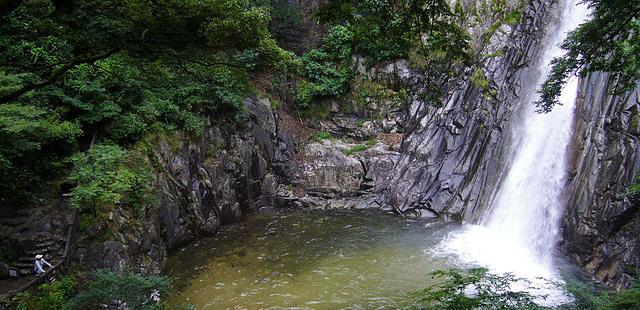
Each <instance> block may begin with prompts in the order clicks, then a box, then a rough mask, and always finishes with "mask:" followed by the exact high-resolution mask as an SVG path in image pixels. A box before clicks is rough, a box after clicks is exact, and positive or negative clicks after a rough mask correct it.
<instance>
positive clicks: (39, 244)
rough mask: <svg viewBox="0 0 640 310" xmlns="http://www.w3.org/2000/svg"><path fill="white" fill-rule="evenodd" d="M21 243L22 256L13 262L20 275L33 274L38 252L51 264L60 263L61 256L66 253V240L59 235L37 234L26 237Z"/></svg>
mask: <svg viewBox="0 0 640 310" xmlns="http://www.w3.org/2000/svg"><path fill="white" fill-rule="evenodd" d="M21 244H22V245H23V249H24V251H23V253H21V254H22V255H21V256H20V258H18V260H17V261H15V262H14V263H13V266H14V267H16V268H17V269H18V271H19V274H20V276H25V275H31V274H33V264H34V260H35V257H36V255H38V254H42V255H43V256H44V259H45V260H46V261H47V262H49V263H50V264H51V265H55V264H56V263H59V262H60V258H61V257H62V256H63V255H64V246H65V240H64V238H61V237H59V236H53V235H50V234H44V233H43V234H37V235H33V236H29V237H26V238H25V239H24V240H23V241H22V242H21ZM45 270H47V268H45Z"/></svg>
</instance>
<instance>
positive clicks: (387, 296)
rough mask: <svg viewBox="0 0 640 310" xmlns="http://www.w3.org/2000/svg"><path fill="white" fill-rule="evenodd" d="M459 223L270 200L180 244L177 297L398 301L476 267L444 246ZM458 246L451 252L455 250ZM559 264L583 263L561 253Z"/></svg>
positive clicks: (567, 267) (324, 303)
mask: <svg viewBox="0 0 640 310" xmlns="http://www.w3.org/2000/svg"><path fill="white" fill-rule="evenodd" d="M470 228H471V227H470V226H463V225H460V224H456V223H446V222H434V221H433V220H429V219H418V220H413V219H404V218H402V217H400V216H398V215H394V214H387V213H385V212H383V211H379V210H340V211H317V210H314V211H305V210H297V209H263V210H261V211H259V212H257V213H256V214H254V215H252V216H250V217H248V218H247V219H246V220H245V221H243V222H240V223H237V224H234V225H230V226H227V227H225V228H224V230H223V231H221V232H220V233H219V234H217V235H216V236H214V237H211V238H208V239H204V240H200V241H197V242H194V243H192V244H190V245H188V246H186V247H184V248H182V249H180V250H178V251H176V252H175V253H173V254H172V255H171V257H170V259H169V262H168V264H167V267H166V270H165V273H166V274H167V275H169V276H171V277H172V278H174V279H175V281H174V283H175V286H176V289H177V292H176V293H175V294H174V295H173V296H170V298H169V302H170V304H171V305H172V306H173V305H177V306H180V305H187V304H192V305H195V306H196V307H197V309H269V308H270V309H282V308H295V309H394V308H398V307H402V306H404V305H406V304H407V302H409V301H410V298H409V297H408V296H407V294H408V293H411V292H413V291H416V290H419V289H421V288H424V287H426V286H429V285H430V284H433V281H434V280H433V279H432V278H431V276H430V275H429V274H430V273H431V272H432V271H434V270H438V269H448V268H455V267H463V268H464V267H471V266H472V265H470V264H469V263H468V262H463V261H461V260H460V257H459V256H458V255H457V254H456V253H455V251H442V249H443V246H444V247H446V245H447V242H449V241H452V242H454V241H455V236H456V235H457V234H459V233H460V232H463V231H465V232H466V230H468V229H470ZM447 253H452V254H447ZM554 260H555V266H558V267H557V268H558V269H559V270H560V272H559V273H561V274H563V275H564V277H570V278H572V280H576V279H578V278H577V277H578V275H579V273H580V272H579V269H578V268H577V267H575V266H573V265H571V264H570V263H568V262H567V260H565V259H563V258H562V257H560V256H558V255H555V259H554Z"/></svg>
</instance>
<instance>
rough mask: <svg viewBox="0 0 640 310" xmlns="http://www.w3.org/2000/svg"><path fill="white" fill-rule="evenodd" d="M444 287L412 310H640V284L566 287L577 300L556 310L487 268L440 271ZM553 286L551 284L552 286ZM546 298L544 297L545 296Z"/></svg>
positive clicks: (423, 295) (427, 292) (416, 296)
mask: <svg viewBox="0 0 640 310" xmlns="http://www.w3.org/2000/svg"><path fill="white" fill-rule="evenodd" d="M432 275H433V276H434V277H435V278H437V279H438V280H439V281H440V283H439V284H436V285H432V286H430V287H428V288H426V289H424V290H422V291H418V292H415V293H413V294H412V295H411V297H412V298H413V305H412V306H411V307H410V309H444V310H469V309H496V310H497V309H501V310H507V309H513V310H531V309H535V310H546V309H562V310H622V309H640V283H638V282H635V283H634V284H633V286H632V287H631V288H629V289H626V290H621V291H601V292H598V291H597V290H595V289H594V288H589V287H587V286H585V285H578V284H571V285H568V286H567V287H566V289H567V291H568V292H569V293H571V294H572V295H573V297H574V300H573V301H572V302H570V303H568V304H564V305H561V306H558V307H555V308H548V307H544V306H540V305H538V304H536V303H535V300H536V299H535V297H534V296H532V295H531V294H529V293H528V292H519V291H513V289H512V287H513V284H514V283H515V282H518V281H523V280H521V279H518V278H516V277H514V276H512V275H510V274H506V275H495V274H491V273H489V272H487V269H484V268H473V269H469V270H466V271H463V270H458V269H450V270H438V271H435V272H434V273H433V274H432ZM550 284H551V283H550ZM541 298H544V296H541Z"/></svg>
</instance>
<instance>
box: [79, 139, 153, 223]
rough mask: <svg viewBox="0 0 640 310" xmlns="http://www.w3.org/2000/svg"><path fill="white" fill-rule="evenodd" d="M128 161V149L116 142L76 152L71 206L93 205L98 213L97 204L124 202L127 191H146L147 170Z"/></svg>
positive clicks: (138, 192)
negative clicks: (128, 165)
mask: <svg viewBox="0 0 640 310" xmlns="http://www.w3.org/2000/svg"><path fill="white" fill-rule="evenodd" d="M127 160H128V158H127V152H126V151H125V150H123V149H122V148H120V147H119V146H117V145H96V146H94V147H92V148H91V149H90V150H89V151H88V152H86V153H79V154H76V155H75V156H74V157H73V163H74V169H73V171H72V172H71V175H70V176H69V179H70V180H72V181H74V182H76V184H77V187H76V188H75V190H74V192H73V197H72V199H71V205H72V206H73V207H75V208H79V209H88V208H91V210H92V211H93V212H94V213H95V212H96V207H98V206H115V205H118V204H120V203H122V202H123V198H124V196H125V194H129V193H131V195H142V194H144V193H145V192H146V191H147V190H148V188H149V184H148V181H149V177H148V175H147V171H145V170H144V169H140V166H137V167H136V166H134V167H131V168H130V167H127ZM131 195H129V196H128V197H131Z"/></svg>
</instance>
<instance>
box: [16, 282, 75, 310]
mask: <svg viewBox="0 0 640 310" xmlns="http://www.w3.org/2000/svg"><path fill="white" fill-rule="evenodd" d="M76 288H77V283H76V281H75V279H74V278H73V277H70V276H64V277H60V278H59V279H57V280H56V282H53V283H51V284H43V285H41V286H40V287H38V289H37V291H36V292H34V293H30V292H21V293H18V295H16V296H15V297H14V298H13V300H12V302H11V304H12V306H13V308H15V309H16V310H62V309H66V308H65V305H66V303H67V301H68V300H69V299H70V298H71V297H73V295H74V294H75V292H76Z"/></svg>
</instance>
